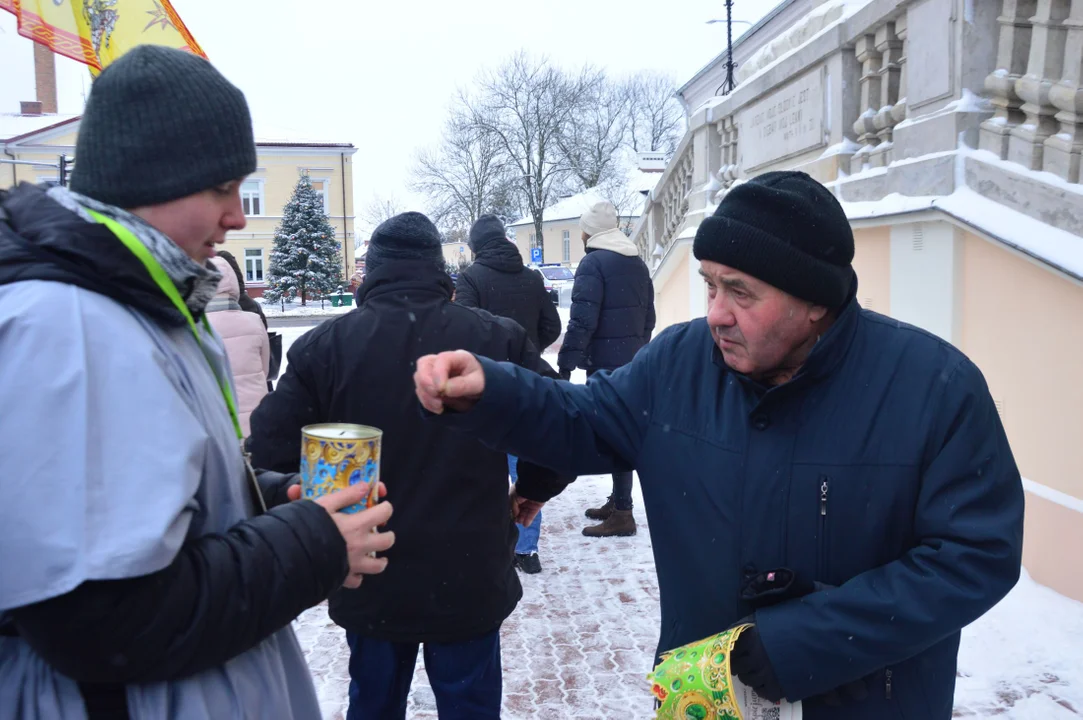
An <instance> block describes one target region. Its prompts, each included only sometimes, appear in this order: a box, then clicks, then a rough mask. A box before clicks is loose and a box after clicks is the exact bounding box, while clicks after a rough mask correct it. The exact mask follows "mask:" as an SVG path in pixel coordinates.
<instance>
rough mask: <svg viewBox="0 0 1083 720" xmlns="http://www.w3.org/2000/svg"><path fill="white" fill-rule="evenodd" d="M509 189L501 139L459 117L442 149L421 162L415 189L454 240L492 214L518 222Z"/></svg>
mask: <svg viewBox="0 0 1083 720" xmlns="http://www.w3.org/2000/svg"><path fill="white" fill-rule="evenodd" d="M509 184H510V173H509V165H508V162H507V159H506V156H505V155H504V153H503V152H502V146H501V145H500V143H499V142H498V140H497V138H496V137H495V136H494V135H492V134H491V133H486V132H482V131H480V130H479V129H478V128H476V127H474V126H473V125H472V124H471V123H470V122H469V120H468V119H467V117H466V116H465V115H464V114H463V113H462V112H455V113H453V114H452V116H451V117H450V118H449V119H448V121H447V124H446V126H445V128H444V136H443V139H442V140H441V142H440V146H439V147H438V148H437V149H435V150H429V151H425V152H422V153H420V154H419V155H418V156H417V159H416V161H415V164H414V169H413V172H412V183H411V187H412V189H413V190H415V191H416V192H419V193H421V194H423V195H425V196H426V198H427V199H428V202H429V214H430V217H431V218H432V220H433V222H435V223H436V224H437V225H438V226H440V227H441V228H443V229H444V232H445V235H450V234H451V233H452V231H454V230H457V229H462V228H469V227H470V225H472V224H473V223H474V221H475V220H477V219H478V218H479V217H481V216H482V215H485V214H486V213H493V214H496V215H500V216H502V217H504V218H508V216H510V215H514V216H515V217H514V218H512V220H516V219H518V215H519V208H518V203H516V202H515V201H514V200H515V193H514V190H513V189H512V188H509Z"/></svg>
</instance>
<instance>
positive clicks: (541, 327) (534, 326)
mask: <svg viewBox="0 0 1083 720" xmlns="http://www.w3.org/2000/svg"><path fill="white" fill-rule="evenodd" d="M469 244H470V251H471V252H472V253H474V262H473V263H472V264H471V265H470V267H468V268H466V270H463V271H462V272H461V273H459V279H458V282H456V284H455V302H457V303H458V304H460V305H465V306H466V307H475V308H481V309H482V310H488V311H489V312H491V313H492V314H493V315H499V316H500V317H506V318H511V319H512V320H514V321H515V322H517V323H519V324H520V325H522V326H523V329H525V330H526V334H527V337H528V338H529V339H530V342H531V343H533V344H534V347H535V348H537V350H538V352H540V353H544V352H545V350H546V348H548V347H549V346H550V345H552V344H553V343H554V342H556V340H557V338H559V337H560V330H561V322H560V314H559V313H558V312H557V308H556V306H555V305H554V304H553V301H552V299H551V298H550V297H549V293H548V292H547V291H546V289H545V281H544V280H543V279H542V277H541V275H539V274H538V273H536V272H534V271H533V270H531V269H530V268H528V267H526V266H525V265H523V257H522V255H520V254H519V249H518V248H517V247H516V246H515V243H513V242H512V241H511V240H508V236H507V232H506V231H505V229H504V223H503V222H502V221H501V220H500V218H498V217H497V216H496V215H482V216H481V217H480V218H478V219H477V221H476V222H475V223H474V224H473V226H472V227H471V228H470V239H469Z"/></svg>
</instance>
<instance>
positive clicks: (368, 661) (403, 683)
mask: <svg viewBox="0 0 1083 720" xmlns="http://www.w3.org/2000/svg"><path fill="white" fill-rule="evenodd" d="M346 642H347V644H349V646H350V709H349V711H348V712H347V713H346V720H404V719H405V718H406V701H407V698H408V696H409V694H410V683H411V682H412V681H413V679H414V665H415V664H416V663H417V651H418V647H419V645H418V643H393V642H386V641H383V640H373V639H372V638H366V637H361V636H360V635H356V634H354V633H349V632H348V633H346ZM424 653H425V673H426V674H427V675H428V677H429V684H430V685H431V686H432V692H433V695H435V696H436V709H437V712H438V713H439V714H440V720H469V719H470V718H478V719H479V720H487V719H488V718H493V719H494V720H498V719H499V717H500V701H501V695H502V692H503V686H502V684H501V668H500V631H499V630H494V631H493V632H491V633H488V634H487V635H483V636H481V637H479V638H475V639H473V640H465V641H463V642H457V643H425V644H424Z"/></svg>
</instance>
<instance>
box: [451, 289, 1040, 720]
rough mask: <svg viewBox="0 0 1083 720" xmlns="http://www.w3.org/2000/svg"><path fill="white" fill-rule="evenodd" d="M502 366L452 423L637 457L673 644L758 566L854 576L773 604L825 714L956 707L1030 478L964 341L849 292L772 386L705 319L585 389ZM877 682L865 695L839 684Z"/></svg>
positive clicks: (786, 675) (552, 460) (562, 467)
mask: <svg viewBox="0 0 1083 720" xmlns="http://www.w3.org/2000/svg"><path fill="white" fill-rule="evenodd" d="M482 362H483V365H484V368H485V383H486V389H485V395H484V397H483V398H482V400H481V401H480V402H479V403H478V405H477V406H476V408H475V409H474V410H473V411H471V412H469V413H465V414H454V413H452V414H449V415H446V416H443V417H442V419H441V420H440V422H444V423H449V424H454V425H455V426H458V427H460V428H462V429H464V430H467V431H469V432H471V433H473V434H474V435H475V436H477V437H480V438H481V439H482V441H483V442H486V443H488V444H490V445H491V446H492V447H494V448H495V449H498V450H501V451H506V452H510V453H513V454H515V455H518V456H520V457H522V458H528V459H530V460H534V461H537V462H539V463H543V464H546V465H550V466H554V469H555V470H557V471H559V472H560V473H563V474H566V475H587V474H594V473H608V472H611V471H613V470H615V469H618V468H622V467H627V466H634V467H635V469H636V470H638V472H639V477H640V480H641V484H642V488H643V497H644V501H645V505H646V510H647V516H648V519H649V522H650V529H651V542H652V545H653V549H654V556H655V564H656V567H657V572H658V583H659V586H660V591H661V605H662V628H661V640H660V645H659V647H660V649H670V648H675V647H679V646H681V645H683V644H686V643H689V642H692V641H695V640H698V639H701V638H704V637H707V636H710V635H712V634H714V633H717V632H719V631H721V630H724V629H726V628H727V627H729V626H730V625H731V624H733V623H735V622H737V621H739V620H740V619H741V618H744V617H746V616H747V615H749V614H750V613H751V612H752V608H751V607H749V606H748V605H747V604H745V603H744V602H743V601H742V600H741V598H740V594H739V593H740V588H741V584H742V579H743V577H744V573H745V572H746V571H753V570H756V569H760V570H766V569H772V568H777V567H788V568H792V569H793V570H795V571H796V572H797V573H798V574H799V575H801V576H804V577H806V578H812V579H814V580H816V581H819V582H822V583H824V584H827V585H834V586H837V587H836V588H834V589H830V590H826V591H822V592H818V593H814V594H812V595H809V596H806V597H805V598H804V599H802V600H797V601H791V602H786V603H782V604H779V605H776V606H773V607H771V608H768V609H765V610H760V611H759V612H757V613H756V616H755V617H756V623H757V625H758V626H759V630H760V635H761V637H762V639H763V642H764V646H765V647H766V650H767V652H768V655H769V657H770V659H771V663H772V665H773V667H774V669H775V671H776V672H777V674H778V677H779V679H780V681H781V684H782V687H783V689H784V690H785V692H786V695H787V697H789V698H790V699H792V700H805V699H807V698H811V699H810V700H808V701H807V702H806V703H805V708H804V711H805V712H804V717H805V720H859V719H860V720H868V719H869V718H885V719H891V720H895V719H897V718H904V719H906V720H918V719H920V720H927V719H931V720H949V718H950V717H951V715H952V702H953V694H954V687H955V672H956V656H957V652H958V647H959V631H960V629H961V628H962V627H964V626H965V625H967V624H968V623H970V622H972V621H974V620H975V619H976V618H978V617H979V616H980V615H982V614H983V613H984V612H986V611H987V610H988V609H989V608H991V607H992V606H993V605H994V604H995V603H996V602H998V601H999V600H1000V599H1001V598H1002V597H1003V596H1004V595H1005V594H1006V593H1007V592H1008V590H1009V589H1010V588H1011V587H1012V586H1013V585H1014V584H1015V582H1016V580H1017V578H1018V576H1019V568H1020V559H1021V551H1022V542H1023V490H1022V481H1021V479H1020V476H1019V471H1018V469H1017V468H1016V465H1015V461H1014V459H1013V457H1012V452H1011V449H1010V448H1009V446H1008V440H1007V437H1006V436H1005V434H1004V429H1003V427H1002V426H1001V423H1000V419H999V417H998V416H997V411H996V408H995V407H994V404H993V400H992V398H991V397H990V394H989V391H988V388H987V387H986V384H985V380H984V378H983V377H982V375H981V373H980V372H979V370H978V368H977V367H975V366H974V364H973V363H971V362H970V361H969V360H968V359H967V358H966V357H965V356H964V355H963V354H962V353H960V352H959V351H958V350H956V349H955V348H953V347H952V346H951V345H949V344H948V343H946V342H943V341H942V340H940V339H939V338H936V337H934V336H932V335H930V334H928V333H926V332H924V331H922V330H919V329H916V328H913V327H910V326H907V325H904V324H901V323H899V322H897V321H895V320H892V319H890V318H887V317H883V316H881V315H877V314H875V313H872V312H868V311H864V310H862V309H861V308H860V307H859V306H858V305H857V303H856V302H854V301H853V299H852V298H851V300H850V302H849V304H848V305H847V306H846V308H845V309H844V311H843V312H842V313H841V315H840V317H839V319H838V320H837V321H836V323H835V325H834V326H833V327H832V328H831V329H830V330H829V331H828V332H827V333H826V334H825V335H824V337H823V338H822V339H821V340H820V342H819V343H818V344H817V346H816V347H815V349H814V350H813V352H812V354H811V356H810V357H809V359H808V362H807V363H806V365H805V367H804V368H803V369H802V370H801V371H800V372H799V373H798V374H797V375H796V376H795V377H794V379H793V380H791V381H790V382H788V383H785V384H783V385H781V386H778V387H773V388H765V387H763V386H761V385H759V384H758V383H756V382H754V381H752V380H750V379H748V378H746V377H744V376H742V375H739V374H737V373H735V372H733V371H732V370H730V369H729V368H727V367H726V365H725V364H724V362H723V360H722V357H721V354H720V353H719V351H718V349H717V348H716V347H715V345H714V342H713V341H712V338H711V335H710V331H709V329H708V326H707V323H706V321H705V320H704V319H699V320H693V321H692V322H689V323H685V324H683V325H677V326H674V327H672V328H669V329H668V330H667V331H666V332H665V333H663V334H662V335H660V336H659V337H658V338H657V339H656V340H655V341H654V342H652V343H651V344H650V345H648V346H647V347H645V348H644V349H643V350H641V351H640V353H639V354H638V355H637V356H636V358H635V360H634V361H633V362H632V363H631V364H629V365H627V366H625V367H623V368H621V369H620V370H617V371H616V372H613V373H611V374H610V373H599V374H598V375H596V376H595V377H594V378H593V379H592V380H591V381H590V382H589V383H588V384H587V385H586V386H578V385H571V384H568V383H559V382H553V381H550V380H546V379H544V378H541V377H538V376H536V375H533V374H531V373H529V372H524V371H522V370H520V369H517V368H515V367H513V366H509V365H506V364H498V363H493V362H489V361H485V360H483V361H482ZM537 489H538V488H531V487H530V486H529V484H522V483H521V484H520V486H519V492H520V493H522V494H523V495H524V496H525V497H530V498H533V499H537V500H545V499H546V494H545V493H544V491H542V492H541V494H538V493H536V492H535V490H537ZM548 494H549V495H551V494H552V492H550V493H548ZM870 675H872V676H873V677H874V678H875V682H874V683H873V685H872V692H871V693H870V697H869V698H868V699H866V700H865V701H863V702H858V703H853V704H851V705H847V706H844V707H841V708H833V707H830V706H828V705H826V704H825V703H824V702H823V700H822V699H821V698H820V697H819V696H820V695H821V694H822V693H824V692H826V691H829V690H831V689H832V688H836V687H839V686H841V685H843V684H844V683H847V682H850V681H853V680H856V679H858V678H864V677H867V676H870Z"/></svg>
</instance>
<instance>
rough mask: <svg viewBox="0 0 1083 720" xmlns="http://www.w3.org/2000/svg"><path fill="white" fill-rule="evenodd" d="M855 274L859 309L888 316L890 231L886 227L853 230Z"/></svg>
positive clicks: (889, 305)
mask: <svg viewBox="0 0 1083 720" xmlns="http://www.w3.org/2000/svg"><path fill="white" fill-rule="evenodd" d="M853 267H854V272H856V273H857V300H858V302H859V303H861V307H863V308H866V309H868V310H874V311H876V312H878V313H883V314H884V315H890V314H891V230H890V228H887V227H883V226H881V227H870V228H857V229H855V230H854V262H853Z"/></svg>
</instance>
